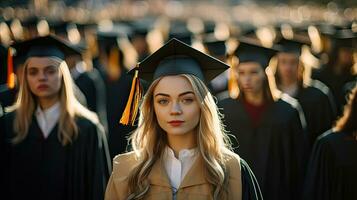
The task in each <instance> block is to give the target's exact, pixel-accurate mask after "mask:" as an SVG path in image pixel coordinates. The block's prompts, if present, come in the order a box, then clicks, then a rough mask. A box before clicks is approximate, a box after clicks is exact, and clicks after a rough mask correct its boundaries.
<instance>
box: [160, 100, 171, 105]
mask: <svg viewBox="0 0 357 200" xmlns="http://www.w3.org/2000/svg"><path fill="white" fill-rule="evenodd" d="M157 102H158V103H159V104H161V105H166V104H168V103H169V101H168V100H166V99H160V100H158V101H157Z"/></svg>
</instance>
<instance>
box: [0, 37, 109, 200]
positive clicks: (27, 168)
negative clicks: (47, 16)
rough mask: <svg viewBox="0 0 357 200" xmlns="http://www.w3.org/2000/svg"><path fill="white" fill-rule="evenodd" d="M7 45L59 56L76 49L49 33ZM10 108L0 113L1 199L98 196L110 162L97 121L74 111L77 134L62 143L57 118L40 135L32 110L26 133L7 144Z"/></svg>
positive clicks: (30, 54) (12, 134) (10, 136)
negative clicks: (14, 142)
mask: <svg viewBox="0 0 357 200" xmlns="http://www.w3.org/2000/svg"><path fill="white" fill-rule="evenodd" d="M13 47H14V48H15V49H16V50H17V51H18V52H17V53H18V54H19V55H20V54H23V55H26V58H29V57H50V56H53V57H57V58H58V59H60V60H64V58H65V57H66V56H68V55H72V54H75V53H76V50H75V49H73V48H71V47H70V46H69V45H68V44H67V43H66V42H64V41H62V40H60V39H58V38H56V37H54V36H45V37H38V38H34V39H31V40H28V41H24V42H21V43H16V44H14V45H13ZM35 106H36V105H35ZM15 112H16V111H13V112H11V113H7V114H5V115H4V116H3V117H2V118H1V119H0V128H1V130H2V131H1V133H0V154H1V155H0V159H1V163H2V165H1V169H0V173H1V180H0V181H1V183H2V185H3V186H4V187H2V188H1V189H0V190H1V193H2V194H4V195H5V197H6V198H4V199H59V200H60V199H73V200H74V199H93V200H94V199H103V195H104V189H105V186H106V181H107V178H108V176H109V173H110V172H111V163H110V160H108V156H109V153H108V152H107V144H106V142H107V141H106V137H105V133H104V132H103V130H102V129H101V128H100V127H101V125H100V124H94V123H93V122H91V121H90V120H89V119H85V118H82V117H77V118H76V119H75V120H76V124H77V126H78V136H77V137H76V138H73V141H72V143H69V144H68V145H66V146H63V145H62V143H61V142H60V140H59V133H58V122H57V125H56V126H55V127H54V128H53V129H52V130H51V132H50V134H49V136H48V137H47V138H44V137H43V133H42V131H41V129H40V128H39V124H38V122H37V118H36V116H35V114H33V116H32V120H31V121H30V122H29V123H30V124H29V130H28V131H27V136H26V137H25V138H24V139H23V140H22V141H21V142H20V143H18V144H13V143H12V142H11V141H12V139H13V138H14V137H15V136H16V134H15V132H14V119H15Z"/></svg>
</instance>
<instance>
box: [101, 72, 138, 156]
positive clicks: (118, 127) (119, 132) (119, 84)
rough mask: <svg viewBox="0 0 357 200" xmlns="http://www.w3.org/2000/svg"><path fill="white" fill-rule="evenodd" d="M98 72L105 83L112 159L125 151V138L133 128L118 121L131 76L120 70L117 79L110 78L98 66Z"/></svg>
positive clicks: (126, 143)
mask: <svg viewBox="0 0 357 200" xmlns="http://www.w3.org/2000/svg"><path fill="white" fill-rule="evenodd" d="M99 72H100V74H101V76H102V78H103V80H104V83H105V90H106V106H107V107H106V109H107V120H108V144H109V150H110V156H111V158H112V159H113V158H114V157H115V156H116V155H118V154H120V153H124V152H126V149H127V146H128V140H127V138H128V136H129V133H130V132H131V131H133V130H134V129H135V127H133V126H129V125H128V126H125V125H123V124H120V123H119V122H120V118H121V116H122V114H123V112H124V109H125V106H126V103H127V101H128V98H129V94H130V89H131V83H132V76H131V75H129V74H127V73H126V71H122V73H121V75H120V77H119V78H118V79H117V80H110V79H109V77H108V75H107V72H106V71H105V70H104V68H103V67H99Z"/></svg>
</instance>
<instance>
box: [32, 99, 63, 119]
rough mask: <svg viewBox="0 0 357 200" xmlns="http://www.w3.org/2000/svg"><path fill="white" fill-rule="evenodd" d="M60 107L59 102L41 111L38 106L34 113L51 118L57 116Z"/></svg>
mask: <svg viewBox="0 0 357 200" xmlns="http://www.w3.org/2000/svg"><path fill="white" fill-rule="evenodd" d="M60 107H61V104H60V102H59V101H58V102H56V103H55V104H53V105H52V106H51V107H49V108H47V109H45V110H42V109H41V107H40V105H38V106H37V109H36V113H42V114H44V115H46V116H53V115H57V114H59V113H60Z"/></svg>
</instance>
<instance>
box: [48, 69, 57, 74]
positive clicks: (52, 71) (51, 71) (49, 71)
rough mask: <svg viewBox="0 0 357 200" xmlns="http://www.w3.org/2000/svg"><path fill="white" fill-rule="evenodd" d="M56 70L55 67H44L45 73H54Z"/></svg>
mask: <svg viewBox="0 0 357 200" xmlns="http://www.w3.org/2000/svg"><path fill="white" fill-rule="evenodd" d="M56 72H57V70H56V69H55V68H52V67H51V68H49V69H46V73H47V74H54V73H56Z"/></svg>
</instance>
